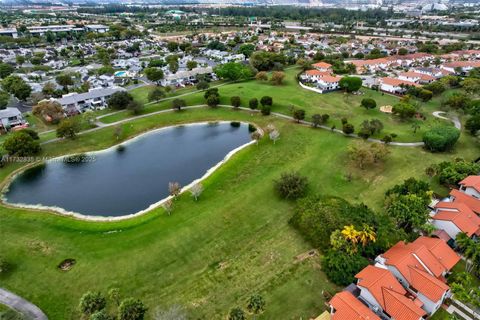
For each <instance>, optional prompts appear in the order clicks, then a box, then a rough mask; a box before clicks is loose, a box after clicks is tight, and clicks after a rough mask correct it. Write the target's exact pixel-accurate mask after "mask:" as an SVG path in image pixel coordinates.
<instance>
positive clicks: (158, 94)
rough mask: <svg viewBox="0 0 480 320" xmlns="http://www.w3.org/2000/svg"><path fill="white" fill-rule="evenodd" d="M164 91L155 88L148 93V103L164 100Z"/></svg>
mask: <svg viewBox="0 0 480 320" xmlns="http://www.w3.org/2000/svg"><path fill="white" fill-rule="evenodd" d="M165 96H166V94H165V91H164V90H163V89H162V88H160V87H155V88H153V90H151V91H150V92H149V93H148V101H150V102H152V101H158V100H160V99H163V98H165Z"/></svg>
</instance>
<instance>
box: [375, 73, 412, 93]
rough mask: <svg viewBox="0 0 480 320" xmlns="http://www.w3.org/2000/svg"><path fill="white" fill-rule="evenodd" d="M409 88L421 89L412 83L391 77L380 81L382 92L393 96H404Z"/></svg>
mask: <svg viewBox="0 0 480 320" xmlns="http://www.w3.org/2000/svg"><path fill="white" fill-rule="evenodd" d="M408 86H413V87H419V86H420V85H419V84H417V83H415V82H412V81H407V80H401V79H395V78H390V77H384V78H381V79H380V90H382V91H386V92H390V93H393V94H403V93H404V92H405V91H406V87H408Z"/></svg>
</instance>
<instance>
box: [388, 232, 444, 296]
mask: <svg viewBox="0 0 480 320" xmlns="http://www.w3.org/2000/svg"><path fill="white" fill-rule="evenodd" d="M382 256H383V257H384V258H385V259H386V264H387V265H391V266H393V267H395V268H396V269H397V270H398V271H399V272H400V273H401V274H402V276H403V277H404V278H405V279H406V280H407V281H408V283H409V284H410V285H411V286H412V287H413V288H415V289H416V290H418V291H419V292H421V293H422V294H424V295H425V296H426V297H427V298H429V299H431V300H432V301H435V302H436V301H438V300H439V299H440V298H441V295H440V296H438V295H437V294H436V293H437V292H442V290H443V292H444V291H445V290H448V286H446V285H445V284H443V282H442V281H440V280H439V279H437V278H436V277H435V276H434V275H431V274H430V273H429V271H430V272H432V273H433V274H435V275H438V276H437V277H441V276H442V275H441V273H439V272H440V270H445V269H444V267H443V266H442V265H441V263H440V262H438V260H435V258H434V257H433V255H432V254H431V253H427V249H426V248H425V246H421V245H419V244H418V243H417V244H414V243H411V244H405V243H404V242H403V241H400V242H398V243H397V244H395V245H394V246H393V247H391V248H390V249H389V250H387V252H385V253H384V254H383V255H382ZM412 268H413V269H415V270H418V271H421V272H423V273H422V275H423V274H424V275H425V276H423V277H419V276H418V275H417V274H413V271H412ZM426 268H428V270H427V269H426ZM445 271H446V270H445ZM439 283H441V285H440V284H439ZM445 286H446V289H445ZM430 287H432V288H430ZM425 288H429V290H425ZM433 293H435V294H433Z"/></svg>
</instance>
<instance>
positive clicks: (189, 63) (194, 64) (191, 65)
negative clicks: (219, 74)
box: [187, 60, 198, 70]
mask: <svg viewBox="0 0 480 320" xmlns="http://www.w3.org/2000/svg"><path fill="white" fill-rule="evenodd" d="M197 65H198V63H197V61H195V60H189V61H187V69H188V70H192V69H195V68H196V67H197Z"/></svg>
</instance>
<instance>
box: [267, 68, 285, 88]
mask: <svg viewBox="0 0 480 320" xmlns="http://www.w3.org/2000/svg"><path fill="white" fill-rule="evenodd" d="M283 79H285V72H282V71H274V72H273V73H272V77H271V79H270V81H271V82H272V83H273V84H274V85H277V86H278V85H281V84H282V83H283Z"/></svg>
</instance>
